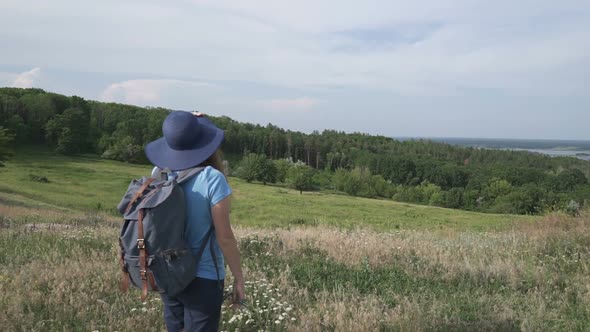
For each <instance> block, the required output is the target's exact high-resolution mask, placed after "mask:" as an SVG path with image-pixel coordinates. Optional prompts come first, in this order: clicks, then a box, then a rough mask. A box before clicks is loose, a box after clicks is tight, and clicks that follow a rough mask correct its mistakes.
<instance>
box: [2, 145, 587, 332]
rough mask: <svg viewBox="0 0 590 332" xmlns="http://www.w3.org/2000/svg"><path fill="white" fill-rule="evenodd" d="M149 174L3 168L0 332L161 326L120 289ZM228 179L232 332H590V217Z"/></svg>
mask: <svg viewBox="0 0 590 332" xmlns="http://www.w3.org/2000/svg"><path fill="white" fill-rule="evenodd" d="M147 171H148V168H146V167H138V166H133V165H126V164H121V163H115V162H108V161H102V160H99V159H96V158H92V157H86V158H65V157H55V156H52V155H51V154H47V153H44V152H43V151H38V152H37V154H36V155H35V156H32V155H31V154H28V153H24V154H19V155H17V157H16V158H15V159H14V160H12V161H11V162H10V163H9V164H8V167H7V168H5V169H2V170H0V183H1V184H0V191H1V193H0V308H1V310H0V326H1V327H2V330H6V331H133V330H136V329H137V328H141V329H142V330H146V331H161V330H163V329H164V326H163V323H162V318H161V315H162V311H161V309H162V308H161V303H160V301H159V299H158V298H157V297H156V296H152V297H150V299H149V300H148V302H147V303H145V304H142V303H141V302H140V301H139V293H138V292H137V291H135V290H134V291H131V292H130V293H127V294H122V293H120V292H119V291H118V281H119V279H118V278H119V267H118V261H117V242H116V241H117V232H118V227H119V225H120V221H119V219H118V218H117V217H116V216H114V215H113V214H112V213H111V212H112V206H113V205H114V204H116V202H117V200H118V198H119V196H120V194H121V192H122V191H123V190H124V189H125V188H126V185H127V184H128V182H129V178H130V177H132V176H138V175H141V174H145V173H146V172H147ZM31 175H32V176H33V177H39V176H44V177H46V178H47V179H48V180H49V181H50V182H49V183H40V182H37V181H35V180H31V179H32V177H31ZM74 175H76V176H74ZM230 182H231V184H232V186H233V187H234V190H235V198H234V206H233V212H232V218H233V222H234V224H236V227H235V229H236V234H237V237H238V239H239V245H240V249H241V252H242V256H243V264H244V268H245V272H246V276H247V280H248V282H247V296H248V306H247V308H246V309H244V310H243V311H239V312H235V311H232V310H229V309H228V308H225V307H224V310H223V318H222V322H221V328H222V330H227V331H235V330H236V329H240V331H258V330H263V331H549V330H554V331H587V330H590V261H589V259H588V258H589V255H590V216H589V215H583V216H581V217H578V218H569V217H565V216H559V215H552V216H547V217H538V218H531V217H518V216H500V215H487V214H476V213H467V212H462V211H455V210H446V209H437V208H432V207H423V206H413V205H406V204H399V203H395V202H389V201H380V200H367V199H360V198H353V197H347V196H340V195H331V194H323V193H306V194H304V195H299V194H298V193H296V192H294V191H287V190H286V189H283V188H280V187H270V186H262V185H257V184H246V183H243V182H240V181H238V180H236V179H233V178H232V179H230ZM90 188H95V189H92V190H91V189H90ZM96 188H100V190H97V189H96ZM52 190H56V192H55V193H53V192H52ZM230 278H231V276H228V280H227V284H230V283H231V280H230Z"/></svg>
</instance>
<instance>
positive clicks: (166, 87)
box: [99, 79, 216, 106]
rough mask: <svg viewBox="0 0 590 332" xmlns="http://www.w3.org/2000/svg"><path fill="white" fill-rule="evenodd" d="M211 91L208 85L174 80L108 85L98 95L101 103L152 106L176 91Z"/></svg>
mask: <svg viewBox="0 0 590 332" xmlns="http://www.w3.org/2000/svg"><path fill="white" fill-rule="evenodd" d="M203 88H207V89H211V88H216V86H215V85H213V84H210V83H202V82H193V81H185V80H176V79H140V80H128V81H123V82H118V83H113V84H111V85H109V86H108V87H107V88H106V89H105V90H104V91H103V92H102V93H101V95H100V97H99V99H100V100H101V101H107V102H123V103H128V104H134V105H142V106H143V105H145V106H154V105H158V104H160V102H161V100H162V97H163V96H164V95H167V94H169V93H170V91H174V90H178V89H189V90H195V89H203Z"/></svg>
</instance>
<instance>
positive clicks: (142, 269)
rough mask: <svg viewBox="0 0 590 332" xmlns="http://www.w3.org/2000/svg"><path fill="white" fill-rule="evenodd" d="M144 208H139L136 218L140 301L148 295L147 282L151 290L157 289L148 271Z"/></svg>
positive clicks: (150, 272) (152, 276)
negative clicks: (140, 284) (140, 285)
mask: <svg viewBox="0 0 590 332" xmlns="http://www.w3.org/2000/svg"><path fill="white" fill-rule="evenodd" d="M144 213H145V212H144V210H143V209H140V210H139V214H138V218H137V249H139V276H140V278H141V283H142V287H141V301H142V302H145V300H146V299H147V297H148V282H149V286H150V287H151V288H152V290H154V291H157V290H158V287H157V286H156V282H155V280H154V274H153V273H152V271H148V267H147V266H148V261H147V256H148V253H147V249H146V247H145V239H144V233H143V216H144Z"/></svg>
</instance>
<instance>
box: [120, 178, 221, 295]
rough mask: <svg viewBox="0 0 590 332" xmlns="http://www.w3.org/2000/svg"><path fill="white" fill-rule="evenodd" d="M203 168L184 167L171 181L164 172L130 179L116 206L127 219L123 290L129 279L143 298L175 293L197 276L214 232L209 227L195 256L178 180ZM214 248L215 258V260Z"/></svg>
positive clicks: (123, 230) (122, 259)
mask: <svg viewBox="0 0 590 332" xmlns="http://www.w3.org/2000/svg"><path fill="white" fill-rule="evenodd" d="M201 170H203V167H198V168H192V169H189V170H186V171H182V172H179V174H178V176H177V177H176V178H173V179H168V176H167V174H166V173H165V172H157V173H159V174H161V176H160V178H157V177H149V178H148V177H142V178H140V179H135V180H133V181H131V184H130V185H129V187H128V188H127V192H126V193H125V196H123V199H122V200H121V202H120V203H119V205H118V207H117V209H118V210H119V212H121V214H122V215H123V218H124V219H125V222H124V224H123V226H122V227H121V234H120V237H119V244H120V246H121V256H120V263H121V269H122V271H123V278H122V280H121V289H122V290H123V291H126V290H127V289H128V288H129V282H130V281H131V283H132V284H133V285H134V286H136V287H138V288H140V289H141V290H142V293H141V300H142V301H145V300H146V299H147V295H148V291H157V292H160V293H164V294H166V295H169V296H174V295H177V294H178V293H180V292H181V291H182V290H183V289H185V288H186V287H187V286H188V284H189V283H190V282H191V281H192V280H193V279H195V277H196V271H197V266H198V264H199V260H200V258H201V256H202V254H203V250H204V249H205V247H206V246H207V243H209V242H211V241H212V239H213V236H212V235H213V231H214V230H213V227H211V228H210V229H209V231H208V232H207V234H206V235H205V238H204V239H203V241H202V245H201V248H199V250H198V252H197V254H196V255H193V254H192V253H191V251H190V248H188V246H187V243H186V239H185V230H186V206H185V200H184V192H183V190H182V187H181V186H180V184H181V183H183V182H185V181H187V180H189V179H190V178H192V177H193V176H195V175H196V174H198V173H199V172H200V171H201ZM210 247H211V249H212V248H213V246H212V245H211V246H210ZM211 251H212V255H213V261H214V262H217V260H216V259H215V253H214V252H213V250H211Z"/></svg>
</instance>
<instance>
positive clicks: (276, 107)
mask: <svg viewBox="0 0 590 332" xmlns="http://www.w3.org/2000/svg"><path fill="white" fill-rule="evenodd" d="M318 104H319V101H318V100H316V99H312V98H308V97H301V98H293V99H269V100H259V101H258V102H257V106H259V107H261V108H262V109H263V110H266V111H272V112H309V111H312V110H313V109H314V108H315V107H316V106H317V105H318Z"/></svg>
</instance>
